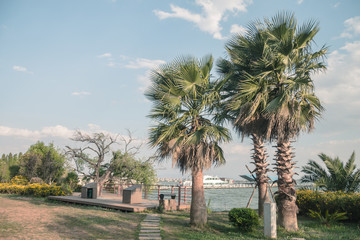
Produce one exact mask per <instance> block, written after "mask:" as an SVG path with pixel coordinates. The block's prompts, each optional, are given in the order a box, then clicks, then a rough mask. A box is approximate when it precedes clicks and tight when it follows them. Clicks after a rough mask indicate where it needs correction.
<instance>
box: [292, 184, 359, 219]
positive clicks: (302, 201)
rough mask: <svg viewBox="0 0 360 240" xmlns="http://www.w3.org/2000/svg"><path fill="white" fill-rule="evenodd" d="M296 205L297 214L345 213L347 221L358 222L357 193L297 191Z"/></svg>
mask: <svg viewBox="0 0 360 240" xmlns="http://www.w3.org/2000/svg"><path fill="white" fill-rule="evenodd" d="M296 203H297V205H298V207H299V214H303V215H308V214H309V213H310V210H312V211H317V212H326V211H328V212H329V213H335V212H346V215H347V217H348V219H349V220H351V221H359V220H360V194H359V193H344V192H319V191H311V190H299V191H297V200H296Z"/></svg>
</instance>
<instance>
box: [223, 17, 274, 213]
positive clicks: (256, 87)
mask: <svg viewBox="0 0 360 240" xmlns="http://www.w3.org/2000/svg"><path fill="white" fill-rule="evenodd" d="M257 24H258V22H253V23H251V24H249V26H248V29H247V32H246V34H245V35H241V34H239V35H235V36H234V37H233V38H232V39H231V40H230V41H229V42H228V43H227V44H226V47H225V48H226V50H227V53H228V57H229V60H226V59H221V60H220V61H218V71H219V73H220V74H221V75H222V76H223V78H224V84H223V91H222V93H223V94H222V98H223V101H222V104H220V111H219V112H221V115H222V116H221V117H222V118H226V119H228V120H230V122H231V123H232V124H233V126H234V128H235V130H236V131H237V132H238V133H239V134H240V135H241V137H242V139H243V138H244V137H245V136H246V137H251V139H252V141H253V146H254V148H253V154H252V159H253V161H254V162H253V163H254V164H255V170H254V171H253V172H255V173H256V182H257V186H258V198H259V199H258V209H259V216H261V217H263V212H264V203H265V202H268V201H270V199H269V193H268V191H267V184H268V180H269V178H268V175H267V172H268V171H269V169H268V165H269V163H268V161H267V160H266V159H267V154H266V149H265V147H264V142H265V141H266V140H269V137H267V126H268V125H269V121H268V120H267V119H266V117H265V116H264V114H263V113H262V112H261V111H256V112H254V110H255V109H256V107H255V106H256V105H257V104H260V105H263V108H264V107H265V105H264V104H265V103H266V101H267V98H268V93H267V91H268V88H267V86H266V84H267V82H266V81H259V82H257V81H255V82H254V84H253V89H252V90H253V92H252V93H251V94H250V95H247V94H246V93H244V92H243V90H244V89H243V88H242V87H241V85H242V84H243V82H244V81H247V80H248V78H249V76H251V75H257V74H260V73H261V71H263V69H259V68H258V67H257V66H256V64H255V65H254V63H256V62H257V61H260V60H261V58H262V55H263V52H264V49H265V47H266V40H267V39H266V35H265V34H264V32H263V31H259V29H258V28H257V27H256V26H257ZM259 70H260V71H259ZM255 95H256V99H253V97H254V96H255Z"/></svg>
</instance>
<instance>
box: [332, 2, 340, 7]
mask: <svg viewBox="0 0 360 240" xmlns="http://www.w3.org/2000/svg"><path fill="white" fill-rule="evenodd" d="M340 4H341V3H340V2H337V3H335V4H334V5H332V7H333V8H337V7H338V6H340Z"/></svg>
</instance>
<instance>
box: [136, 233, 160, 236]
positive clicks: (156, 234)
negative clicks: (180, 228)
mask: <svg viewBox="0 0 360 240" xmlns="http://www.w3.org/2000/svg"><path fill="white" fill-rule="evenodd" d="M139 237H160V233H140V234H139Z"/></svg>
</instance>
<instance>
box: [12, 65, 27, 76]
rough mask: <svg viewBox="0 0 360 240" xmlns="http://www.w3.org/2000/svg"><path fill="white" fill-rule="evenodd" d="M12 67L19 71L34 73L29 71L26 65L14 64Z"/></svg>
mask: <svg viewBox="0 0 360 240" xmlns="http://www.w3.org/2000/svg"><path fill="white" fill-rule="evenodd" d="M12 69H13V70H15V71H17V72H25V73H30V74H32V72H30V71H28V70H27V68H26V67H22V66H13V67H12Z"/></svg>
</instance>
